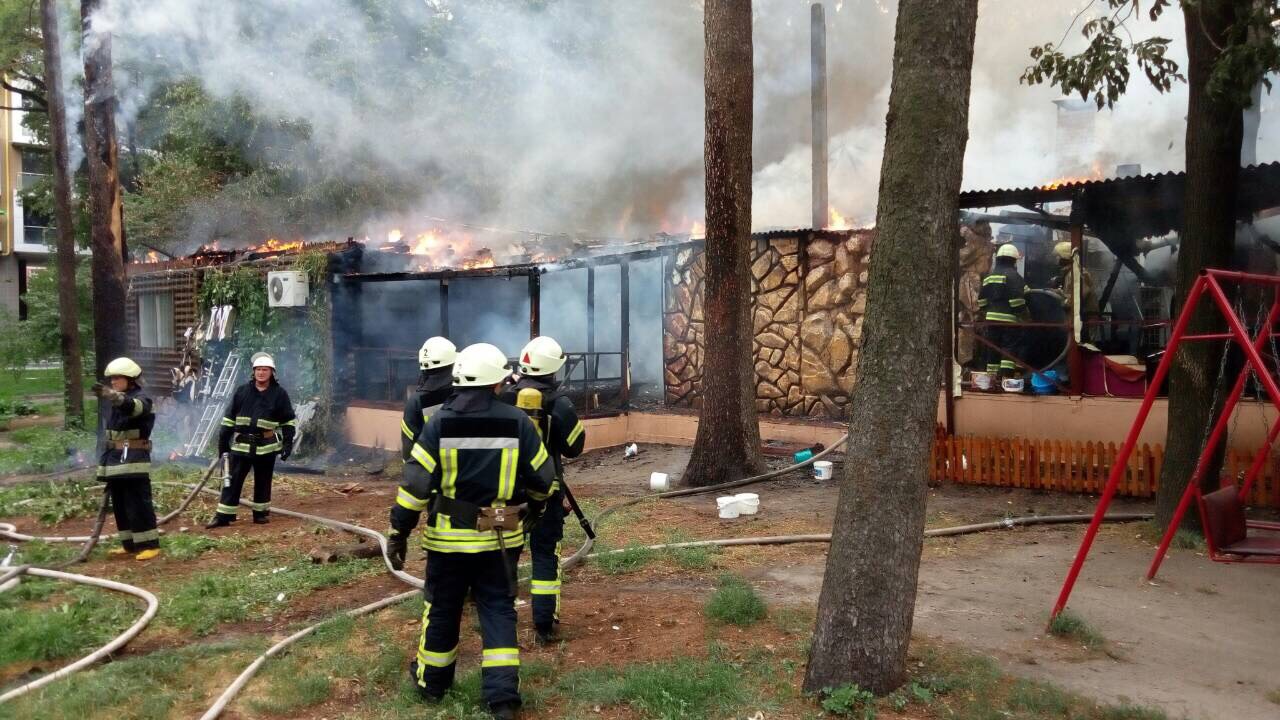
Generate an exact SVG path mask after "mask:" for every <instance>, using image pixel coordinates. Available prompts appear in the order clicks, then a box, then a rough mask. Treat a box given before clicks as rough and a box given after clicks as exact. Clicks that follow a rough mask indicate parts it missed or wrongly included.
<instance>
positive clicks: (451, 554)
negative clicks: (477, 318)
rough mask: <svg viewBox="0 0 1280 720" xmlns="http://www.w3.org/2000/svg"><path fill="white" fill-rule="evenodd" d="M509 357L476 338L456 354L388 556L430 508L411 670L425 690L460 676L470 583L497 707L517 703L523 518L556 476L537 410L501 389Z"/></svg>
mask: <svg viewBox="0 0 1280 720" xmlns="http://www.w3.org/2000/svg"><path fill="white" fill-rule="evenodd" d="M508 372H509V371H508V370H507V358H506V356H504V355H503V354H502V351H501V350H499V349H498V348H496V347H494V346H493V345H489V344H487V343H480V344H477V345H471V346H468V347H467V348H465V349H464V350H463V351H462V352H460V353H458V357H457V359H456V361H455V362H454V364H453V386H454V391H453V394H452V395H451V396H450V397H449V399H448V400H447V401H446V402H445V404H444V406H443V407H442V408H440V410H439V411H438V412H436V413H435V414H433V415H432V416H431V419H430V420H428V421H427V423H426V425H424V426H423V428H422V432H421V433H420V434H419V435H418V438H417V440H416V442H415V443H414V446H413V453H412V454H413V461H412V462H410V463H408V464H406V465H405V466H404V476H403V478H402V479H401V481H400V488H399V490H398V492H397V496H396V504H395V505H394V506H393V507H392V508H391V530H390V532H389V539H388V543H387V545H388V555H389V556H390V557H391V560H392V565H393V566H395V567H403V565H404V559H405V554H406V550H407V547H408V537H409V535H410V534H411V533H412V532H413V529H414V528H415V527H417V525H418V520H419V518H420V517H421V514H422V513H423V512H424V511H425V512H426V513H427V521H426V524H425V527H424V528H423V531H422V546H423V548H424V549H425V550H427V568H426V585H425V587H424V588H423V600H424V604H423V611H422V633H421V634H420V636H419V640H418V648H417V653H416V655H415V657H414V660H413V662H411V663H410V666H409V671H410V674H411V675H412V677H413V682H414V684H415V685H416V686H417V688H418V692H419V693H420V694H421V695H422V696H423V697H424V698H425V699H427V700H429V701H435V700H439V699H440V698H442V697H443V696H444V694H445V692H446V691H447V690H448V689H449V688H450V686H452V685H453V680H454V674H455V668H456V665H457V657H458V635H459V625H460V623H461V621H462V607H463V603H464V601H465V600H466V598H467V596H468V594H470V596H471V597H472V598H473V599H474V601H475V604H476V614H477V616H478V617H479V620H480V635H481V638H482V640H483V646H484V650H483V652H482V657H481V662H480V668H481V694H482V695H483V697H484V700H485V702H486V703H487V704H488V706H489V710H490V712H491V713H492V714H493V715H494V717H496V718H502V719H505V718H513V717H515V716H516V714H517V712H518V710H519V708H520V647H519V645H518V643H517V641H516V609H515V595H516V580H515V568H516V565H517V564H518V561H519V558H520V550H521V548H522V547H523V546H524V542H525V540H524V538H525V528H524V524H525V522H526V521H527V520H528V519H529V518H530V517H532V516H536V514H537V512H538V511H540V510H541V505H542V503H543V502H545V500H546V498H547V495H548V494H549V493H550V491H551V483H552V482H553V481H554V474H553V470H552V463H551V462H549V457H548V456H547V450H546V448H545V447H543V445H542V441H541V440H540V439H539V438H538V430H537V428H536V427H534V424H533V421H532V420H530V419H529V417H528V416H527V415H525V414H524V413H523V412H521V411H520V410H518V409H516V408H514V407H511V406H510V405H507V404H505V403H503V402H501V401H499V400H498V398H497V397H496V395H495V393H496V392H497V390H498V388H500V387H501V386H502V382H503V380H504V379H505V378H506V377H507V375H508Z"/></svg>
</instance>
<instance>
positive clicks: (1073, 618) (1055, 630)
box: [1049, 610, 1106, 650]
mask: <svg viewBox="0 0 1280 720" xmlns="http://www.w3.org/2000/svg"><path fill="white" fill-rule="evenodd" d="M1049 632H1050V633H1052V634H1054V635H1057V636H1058V637H1061V638H1067V639H1069V640H1075V641H1076V642H1078V643H1080V644H1081V645H1083V646H1085V647H1087V648H1089V649H1090V650H1095V649H1097V648H1100V647H1102V645H1103V643H1105V642H1106V639H1105V638H1103V637H1102V634H1101V633H1099V632H1098V631H1097V630H1094V629H1093V627H1092V626H1091V625H1089V623H1087V622H1085V620H1084V618H1082V617H1080V616H1079V615H1076V614H1075V613H1073V612H1071V611H1070V610H1063V611H1062V612H1060V613H1058V614H1057V615H1056V616H1054V618H1053V619H1052V620H1051V621H1049Z"/></svg>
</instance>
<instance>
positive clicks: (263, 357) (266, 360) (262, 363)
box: [249, 352, 276, 370]
mask: <svg viewBox="0 0 1280 720" xmlns="http://www.w3.org/2000/svg"><path fill="white" fill-rule="evenodd" d="M249 362H250V364H251V365H252V366H253V367H254V368H260V367H269V368H271V369H272V370H275V369H276V361H275V360H273V359H272V358H271V356H270V355H268V354H266V353H264V352H260V353H254V354H253V358H252V359H251V360H250V361H249Z"/></svg>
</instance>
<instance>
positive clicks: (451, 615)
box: [409, 548, 520, 707]
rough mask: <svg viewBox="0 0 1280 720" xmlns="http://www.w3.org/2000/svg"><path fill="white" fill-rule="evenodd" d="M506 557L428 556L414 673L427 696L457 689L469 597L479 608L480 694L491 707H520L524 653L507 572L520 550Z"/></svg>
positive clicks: (495, 554) (486, 554)
mask: <svg viewBox="0 0 1280 720" xmlns="http://www.w3.org/2000/svg"><path fill="white" fill-rule="evenodd" d="M507 556H508V561H507V562H505V563H504V562H503V560H502V552H501V551H499V550H493V551H489V552H480V553H445V552H428V553H427V579H426V585H425V587H424V588H423V590H422V596H423V607H422V632H421V634H420V635H419V637H418V653H417V657H416V658H414V660H413V661H412V662H411V663H410V664H409V672H410V674H411V675H412V676H413V680H414V682H415V683H417V686H418V691H419V692H420V693H422V695H423V696H424V697H428V698H438V697H440V696H442V695H444V693H445V691H447V690H448V689H449V688H450V687H451V686H452V685H453V676H454V670H455V668H456V667H457V660H458V632H459V625H460V624H461V622H462V606H463V603H464V602H465V601H466V598H467V594H468V593H470V594H471V597H472V598H473V599H474V600H475V603H476V615H478V616H479V618H480V636H481V639H482V640H483V643H484V653H483V657H482V658H481V662H480V681H481V694H482V695H483V697H484V700H485V702H486V703H488V704H489V706H490V707H494V706H497V705H503V704H507V703H516V704H519V702H520V648H519V645H518V644H517V643H516V599H515V597H513V596H512V595H511V584H510V583H509V581H508V578H507V568H508V567H510V568H513V569H514V568H515V567H516V565H517V564H518V563H519V561H520V548H512V549H510V550H507Z"/></svg>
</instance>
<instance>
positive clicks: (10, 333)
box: [0, 308, 45, 381]
mask: <svg viewBox="0 0 1280 720" xmlns="http://www.w3.org/2000/svg"><path fill="white" fill-rule="evenodd" d="M43 359H45V358H44V357H41V355H40V353H39V351H38V348H36V347H35V346H34V345H33V344H32V343H31V340H30V338H28V337H27V328H26V324H25V323H23V322H21V321H20V320H18V318H17V317H15V316H14V315H13V313H11V312H9V311H8V310H7V309H5V308H0V370H3V371H5V372H6V373H8V375H9V377H10V378H12V379H13V380H15V381H16V380H17V379H18V378H19V377H20V376H21V375H22V373H23V371H24V370H26V368H27V366H28V365H30V364H31V363H33V362H36V361H38V360H43Z"/></svg>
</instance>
